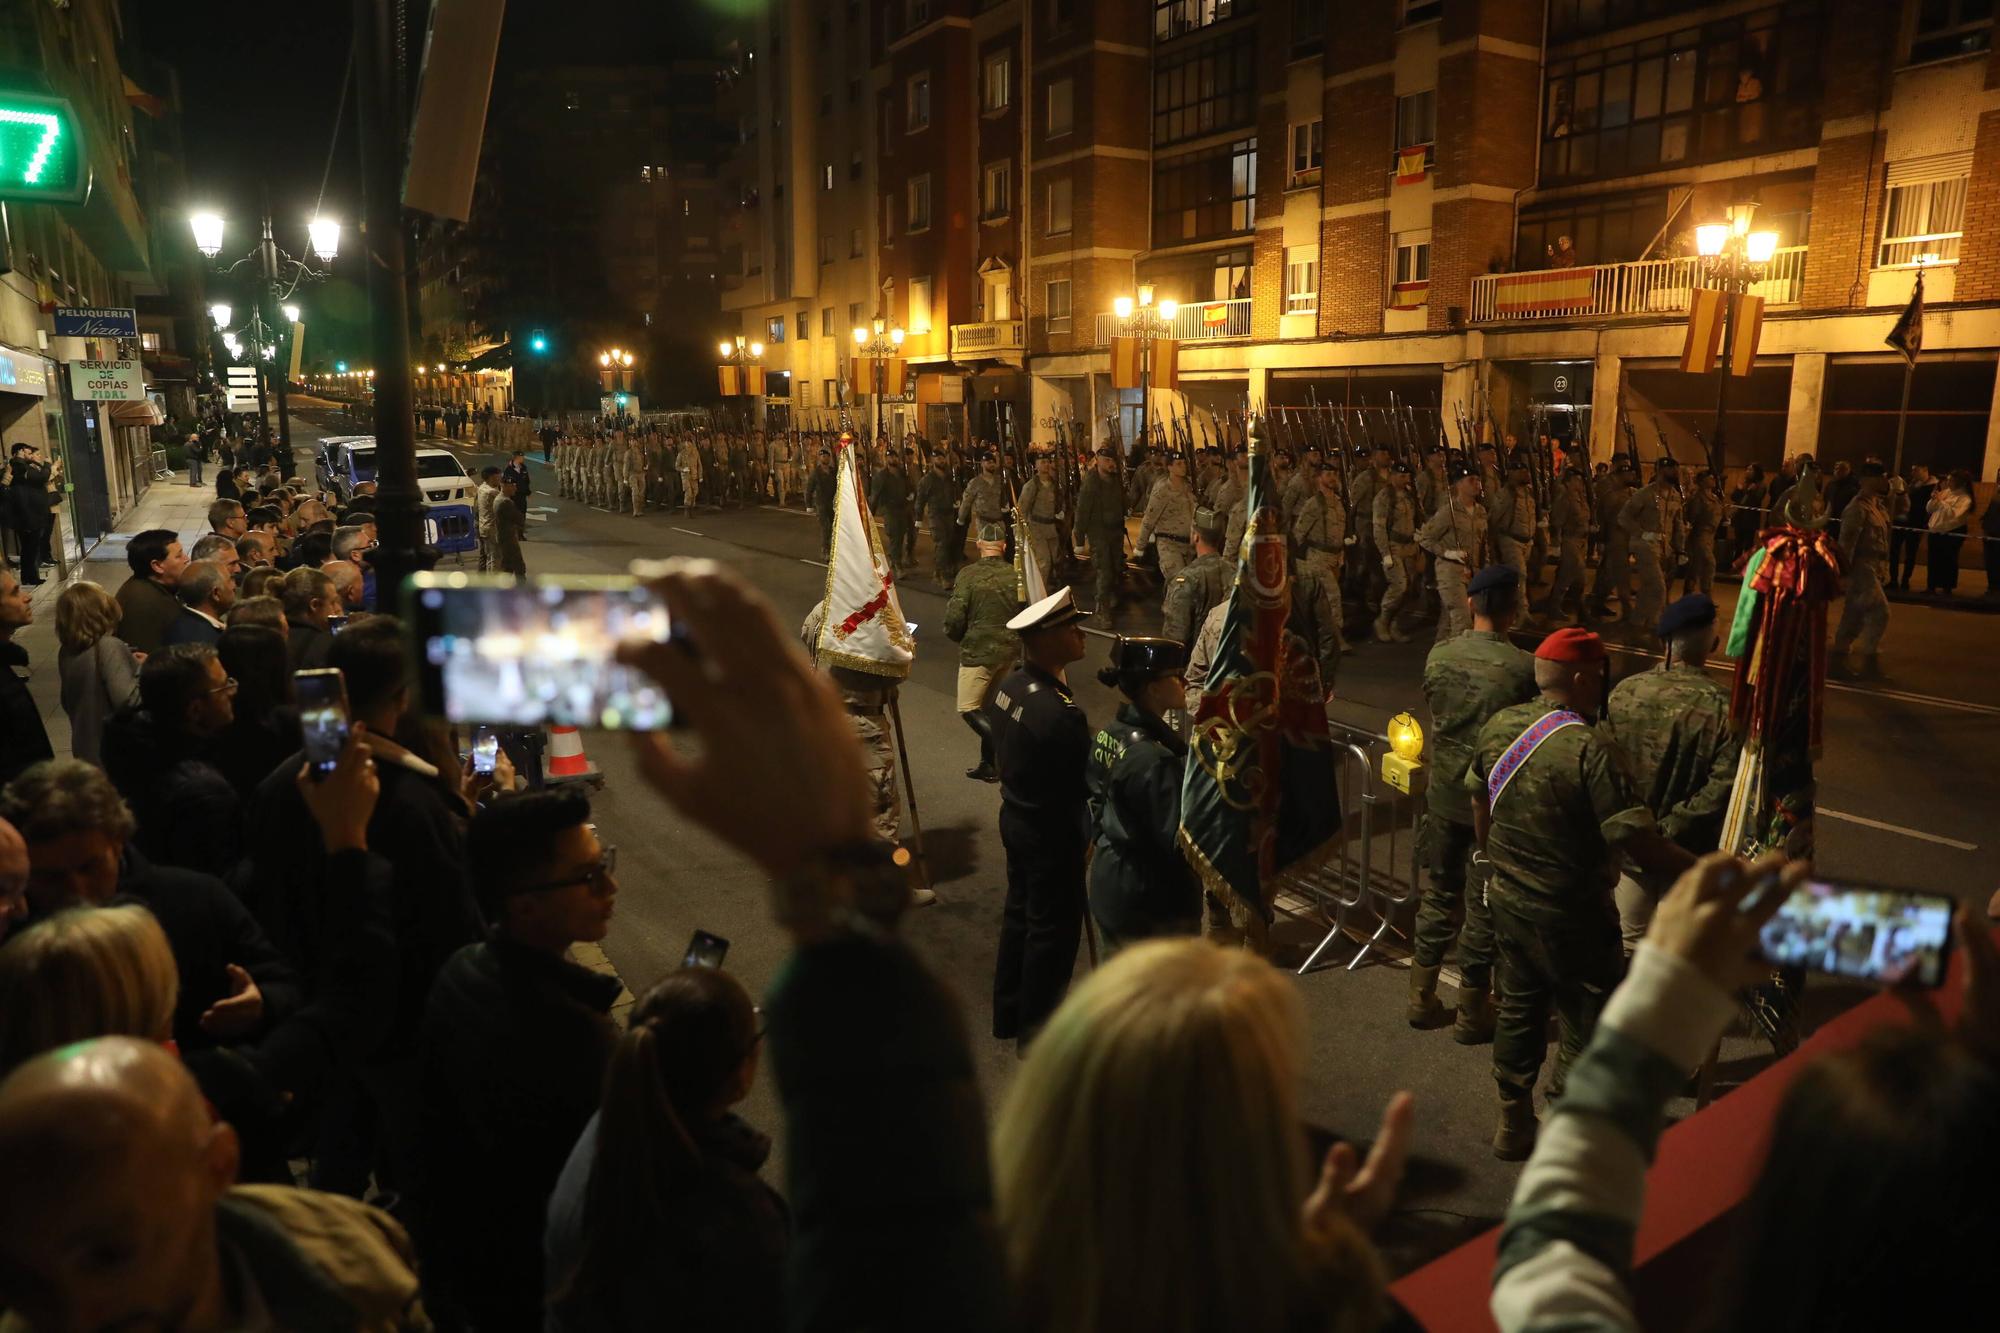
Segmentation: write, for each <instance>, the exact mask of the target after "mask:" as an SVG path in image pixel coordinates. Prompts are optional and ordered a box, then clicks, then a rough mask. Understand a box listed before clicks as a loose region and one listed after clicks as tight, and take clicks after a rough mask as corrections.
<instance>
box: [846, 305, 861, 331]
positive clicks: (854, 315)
mask: <svg viewBox="0 0 2000 1333" xmlns="http://www.w3.org/2000/svg"><path fill="white" fill-rule="evenodd" d="M847 327H848V328H850V329H858V328H860V327H861V302H859V301H849V302H848V303H847Z"/></svg>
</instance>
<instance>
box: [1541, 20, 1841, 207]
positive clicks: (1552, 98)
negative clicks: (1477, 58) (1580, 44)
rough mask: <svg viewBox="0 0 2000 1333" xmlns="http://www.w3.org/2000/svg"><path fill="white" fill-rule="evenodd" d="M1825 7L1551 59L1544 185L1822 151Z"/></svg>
mask: <svg viewBox="0 0 2000 1333" xmlns="http://www.w3.org/2000/svg"><path fill="white" fill-rule="evenodd" d="M1823 8H1824V6H1821V5H1817V4H1814V3H1812V0H1787V3H1785V4H1783V5H1772V6H1770V7H1768V8H1764V9H1759V10H1755V11H1752V12H1750V13H1748V14H1741V15H1735V16H1732V17H1728V18H1719V19H1715V20H1712V21H1710V22H1708V23H1704V24H1702V25H1701V26H1700V27H1699V28H1689V29H1686V30H1683V31H1681V32H1675V33H1672V34H1668V35H1662V36H1658V37H1650V38H1647V39H1646V40H1644V41H1640V42H1630V43H1626V44H1625V45H1622V46H1614V47H1608V48H1605V49H1603V50H1598V51H1592V52H1590V53H1588V54H1585V55H1580V56H1578V57H1576V58H1575V59H1573V60H1559V61H1551V62H1550V63H1549V64H1548V66H1547V77H1546V79H1545V80H1544V86H1545V87H1546V89H1547V91H1546V92H1545V93H1544V95H1543V99H1544V100H1543V111H1542V171H1541V177H1542V179H1541V183H1542V184H1543V185H1549V184H1553V183H1556V182H1560V181H1570V180H1589V179H1594V178H1598V177H1604V176H1624V175H1631V174H1634V173H1637V172H1643V171H1651V170H1655V169H1658V168H1661V167H1667V166H1681V165H1692V164H1695V163H1700V162H1713V161H1718V160H1722V159H1725V158H1731V157H1743V156H1748V155H1752V154H1757V153H1769V152H1774V151H1778V150H1782V149H1787V148H1799V147H1804V146H1807V145H1810V144H1814V143H1817V142H1818V141H1819V136H1820V120H1821V115H1820V109H1819V104H1820V64H1819V62H1820V47H1821V45H1822V38H1821V34H1822V32H1823V27H1822V19H1821V13H1820V11H1821V10H1822V9H1823Z"/></svg>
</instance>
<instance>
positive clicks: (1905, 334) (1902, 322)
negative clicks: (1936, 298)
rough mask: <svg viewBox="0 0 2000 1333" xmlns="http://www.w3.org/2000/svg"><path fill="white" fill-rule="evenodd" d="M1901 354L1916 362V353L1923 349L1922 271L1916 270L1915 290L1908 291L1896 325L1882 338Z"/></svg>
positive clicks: (1904, 358) (1909, 360)
mask: <svg viewBox="0 0 2000 1333" xmlns="http://www.w3.org/2000/svg"><path fill="white" fill-rule="evenodd" d="M1882 341H1883V342H1885V343H1887V344H1889V346H1891V347H1893V348H1895V349H1896V350H1897V351H1899V352H1901V353H1902V354H1903V360H1905V361H1907V362H1909V363H1910V364H1911V365H1913V366H1914V365H1916V364H1917V353H1919V352H1921V351H1923V350H1924V271H1923V270H1922V269H1918V270H1917V286H1916V290H1914V291H1912V292H1911V293H1910V303H1909V304H1908V305H1906V306H1904V307H1903V313H1902V314H1900V315H1898V316H1896V327H1895V328H1893V329H1890V330H1889V336H1888V337H1886V338H1884V339H1883V340H1882Z"/></svg>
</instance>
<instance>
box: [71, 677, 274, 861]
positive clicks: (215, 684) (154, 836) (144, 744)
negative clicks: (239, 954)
mask: <svg viewBox="0 0 2000 1333" xmlns="http://www.w3.org/2000/svg"><path fill="white" fill-rule="evenodd" d="M235 697H236V682H235V681H234V680H232V679H230V677H229V674H228V673H227V672H226V671H224V670H223V669H222V661H221V659H220V658H218V657H217V656H216V654H215V649H213V648H211V647H208V646H207V645H206V644H197V643H181V644H175V645H174V646H173V647H171V648H168V649H167V650H166V651H164V652H161V653H156V654H154V655H153V656H151V657H149V658H147V659H146V662H145V665H143V666H141V667H140V668H139V706H138V707H137V708H126V709H121V710H119V711H118V712H117V713H114V714H112V716H111V720H110V721H108V722H107V723H105V725H104V771H105V772H106V773H108V774H110V775H111V781H112V782H113V783H115V784H116V785H117V787H118V790H119V792H120V793H121V794H122V795H123V796H124V797H125V800H126V803H127V804H129V805H130V806H131V807H132V813H133V814H134V815H135V816H136V817H137V818H138V821H139V831H138V836H137V838H136V839H135V840H134V842H135V845H136V846H137V847H138V848H139V849H140V850H141V851H143V852H145V854H146V855H147V856H149V857H151V858H152V859H153V860H155V861H159V862H162V863H164V864H167V865H176V866H185V867H187V868H189V869H191V870H201V871H206V872H207V873H209V874H211V875H216V876H219V877H222V878H227V877H229V876H230V875H231V874H233V873H234V872H235V869H236V863H237V861H238V860H239V859H241V856H242V851H243V834H242V824H243V803H242V800H241V798H240V797H238V796H237V794H236V789H235V788H233V787H231V786H230V785H229V780H228V779H227V778H225V777H223V775H222V774H221V772H219V771H218V770H217V769H216V768H215V767H214V766H213V765H212V764H210V763H208V762H207V761H206V760H204V759H202V758H201V757H200V752H201V750H202V748H203V747H204V746H205V745H207V744H208V742H209V741H210V740H211V739H212V738H213V737H214V736H215V735H216V734H217V733H219V732H220V731H221V730H222V729H223V728H224V727H226V726H228V725H229V722H230V719H231V718H232V717H233V716H234V715H235Z"/></svg>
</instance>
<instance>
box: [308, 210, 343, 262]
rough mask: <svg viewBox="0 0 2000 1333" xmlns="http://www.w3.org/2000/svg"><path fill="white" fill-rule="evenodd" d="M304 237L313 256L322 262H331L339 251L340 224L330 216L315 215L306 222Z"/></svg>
mask: <svg viewBox="0 0 2000 1333" xmlns="http://www.w3.org/2000/svg"><path fill="white" fill-rule="evenodd" d="M306 238H307V241H308V242H309V243H310V244H311V246H312V252H313V257H314V258H315V259H317V260H319V262H320V263H322V264H331V263H332V262H333V257H334V256H335V255H337V254H339V253H340V224H339V223H338V222H335V221H334V220H333V219H332V218H320V217H316V218H314V219H313V220H312V221H311V222H308V223H306Z"/></svg>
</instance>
